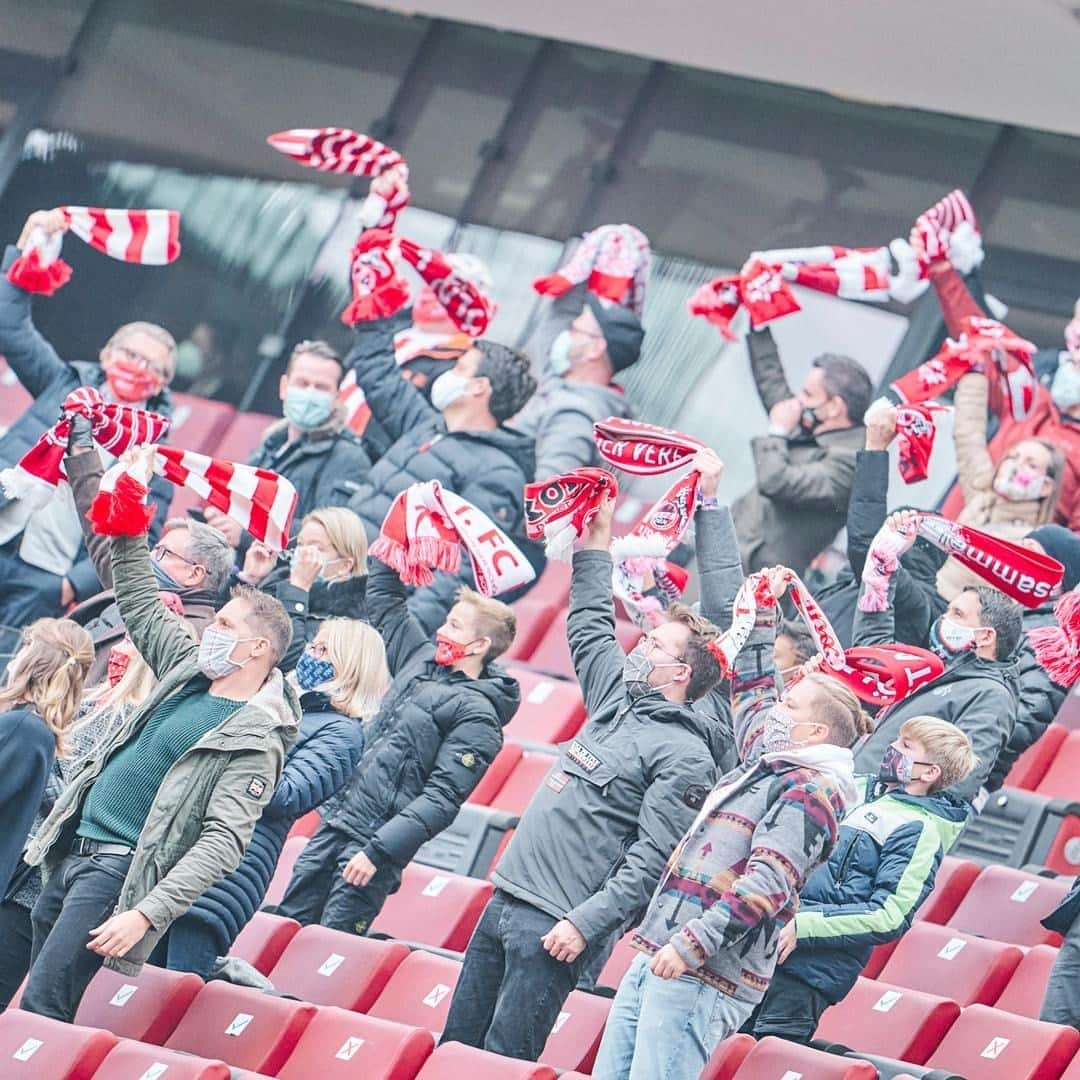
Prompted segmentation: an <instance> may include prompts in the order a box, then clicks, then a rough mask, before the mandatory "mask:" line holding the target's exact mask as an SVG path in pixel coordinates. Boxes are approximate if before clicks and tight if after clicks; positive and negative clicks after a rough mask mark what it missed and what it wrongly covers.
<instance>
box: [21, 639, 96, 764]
mask: <svg viewBox="0 0 1080 1080" xmlns="http://www.w3.org/2000/svg"><path fill="white" fill-rule="evenodd" d="M93 662H94V642H93V639H92V638H91V637H90V635H89V634H88V633H87V632H86V631H85V630H84V629H83V628H82V627H81V626H79V625H78V624H77V623H73V622H72V621H71V620H70V619H38V620H37V621H36V622H32V623H31V624H30V625H29V626H28V627H27V628H26V629H25V630H24V631H23V634H22V640H21V641H20V642H19V649H18V652H16V653H15V655H14V656H13V657H12V659H11V663H10V664H9V665H8V670H7V685H6V686H5V687H4V688H3V689H2V690H0V709H11V708H12V707H14V706H17V705H24V704H25V705H30V706H32V707H33V709H34V711H35V712H37V713H38V715H40V716H41V718H42V720H44V721H45V723H46V725H47V726H48V728H49V730H50V731H51V732H52V733H53V738H54V739H55V740H56V753H57V754H58V755H59V756H61V757H63V756H64V754H66V753H67V743H66V741H65V735H66V734H67V730H68V728H69V727H70V726H71V722H72V720H74V719H75V715H76V713H77V712H78V709H79V700H80V698H81V697H82V691H83V682H84V680H85V679H86V673H87V672H88V671H89V670H90V665H91V664H92V663H93Z"/></svg>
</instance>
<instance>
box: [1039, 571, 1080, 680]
mask: <svg viewBox="0 0 1080 1080" xmlns="http://www.w3.org/2000/svg"><path fill="white" fill-rule="evenodd" d="M1054 615H1055V617H1056V618H1057V621H1058V625H1057V626H1039V627H1036V628H1035V629H1034V630H1032V631H1031V632H1030V633H1029V634H1028V640H1029V641H1030V642H1031V647H1032V648H1033V649H1034V650H1035V659H1036V660H1038V662H1039V664H1040V665H1041V666H1042V668H1043V670H1045V672H1046V674H1047V675H1049V676H1050V678H1051V679H1053V681H1054V682H1056V683H1057V684H1058V686H1064V687H1071V686H1072V685H1073V684H1074V683H1076V682H1077V681H1078V680H1080V592H1076V591H1075V590H1074V591H1073V592H1069V593H1066V594H1065V595H1064V596H1063V597H1062V598H1061V599H1060V600H1059V601H1058V602H1057V603H1056V604H1055V605H1054Z"/></svg>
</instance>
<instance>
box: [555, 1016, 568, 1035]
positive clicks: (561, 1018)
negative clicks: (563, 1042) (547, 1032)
mask: <svg viewBox="0 0 1080 1080" xmlns="http://www.w3.org/2000/svg"><path fill="white" fill-rule="evenodd" d="M569 1019H570V1014H569V1013H568V1012H561V1013H559V1018H558V1020H556V1021H555V1026H554V1027H553V1028H552V1029H551V1034H552V1035H558V1034H559V1032H560V1031H562V1028H563V1024H565V1023H566V1021H567V1020H569Z"/></svg>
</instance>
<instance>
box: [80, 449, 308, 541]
mask: <svg viewBox="0 0 1080 1080" xmlns="http://www.w3.org/2000/svg"><path fill="white" fill-rule="evenodd" d="M151 471H153V472H155V473H157V474H158V475H159V476H162V477H164V478H165V479H166V480H168V481H170V482H171V483H173V484H176V485H177V486H178V487H184V488H187V489H188V490H189V491H193V492H194V493H195V494H196V495H198V496H199V498H200V499H202V500H203V501H204V502H205V503H207V504H208V505H209V506H212V507H214V509H215V510H220V511H221V512H222V513H223V514H225V515H226V516H227V517H230V518H232V519H233V521H236V522H238V523H239V524H240V525H241V526H243V528H244V529H246V530H247V531H248V532H249V533H250V534H251V535H252V536H253V537H255V539H256V540H258V541H260V542H261V543H263V544H265V545H266V546H267V547H269V548H272V549H273V550H274V551H281V550H282V549H283V548H284V547H285V545H286V544H287V543H288V540H289V529H290V527H291V525H292V518H293V513H294V512H295V510H296V503H297V494H296V489H295V488H294V487H293V486H292V484H291V483H289V481H288V480H286V479H285V477H283V476H279V475H278V474H277V473H275V472H271V471H270V470H269V469H257V468H255V467H254V466H252V465H239V464H237V463H235V462H232V461H224V460H222V459H220V458H211V457H207V456H206V455H205V454H196V453H195V452H194V451H193V450H181V449H179V448H178V447H175V446H155V447H154V453H153V455H148V456H147V457H146V458H140V459H139V460H138V461H137V462H135V463H134V464H131V465H129V464H127V463H125V462H123V461H118V462H117V463H116V464H115V465H113V466H112V467H111V468H110V469H107V470H106V472H105V475H104V476H103V477H102V478H101V487H100V489H99V491H98V494H97V495H96V496H95V497H94V501H93V503H91V505H90V513H89V515H88V517H89V519H90V522H91V523H92V524H93V526H94V532H96V533H99V534H100V535H102V536H140V535H141V534H142V533H144V532H146V529H147V527H148V526H149V524H150V522H151V520H152V519H153V517H154V510H155V507H153V506H152V505H149V502H148V500H149V494H150V473H151Z"/></svg>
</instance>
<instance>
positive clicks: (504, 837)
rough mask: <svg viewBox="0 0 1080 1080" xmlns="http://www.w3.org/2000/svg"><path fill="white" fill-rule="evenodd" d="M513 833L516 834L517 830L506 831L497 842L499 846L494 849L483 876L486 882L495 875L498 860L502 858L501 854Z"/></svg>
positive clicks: (512, 837)
mask: <svg viewBox="0 0 1080 1080" xmlns="http://www.w3.org/2000/svg"><path fill="white" fill-rule="evenodd" d="M515 832H517V829H507V830H506V832H504V833H503V835H502V839H501V840H500V841H499V846H498V847H497V848H496V849H495V854H494V855H493V856H492V857H491V865H490V866H489V867H488V871H487V873H486V874H485V875H484V876H485V877H486V878H487V879H488V881H490V880H491V875H492V874H494V873H495V867H497V866H498V865H499V860H500V859H501V858H502V857H503V852H504V851H505V850H506V849H507V848H508V847H509V846H510V841H511V840H513V839H514V833H515Z"/></svg>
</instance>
